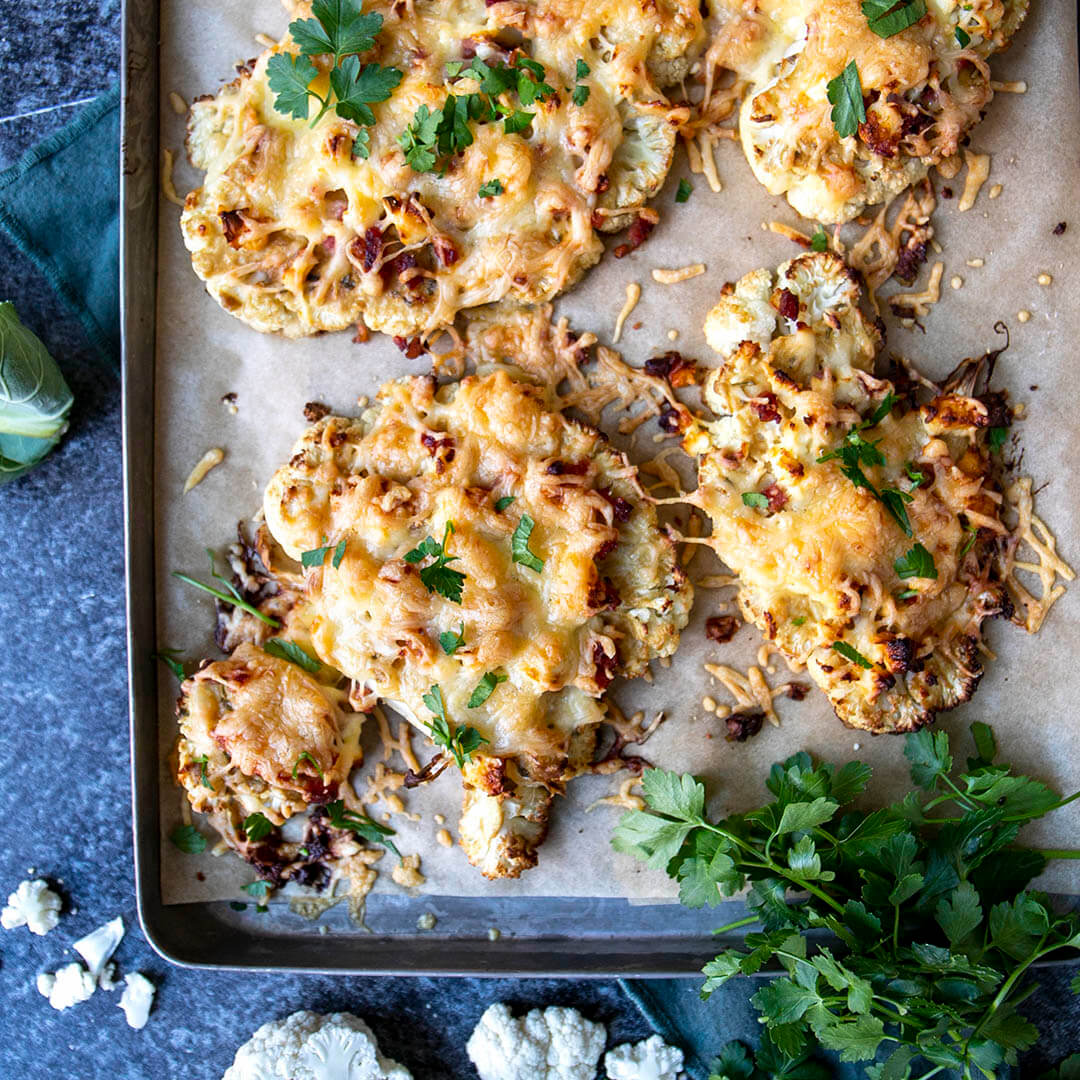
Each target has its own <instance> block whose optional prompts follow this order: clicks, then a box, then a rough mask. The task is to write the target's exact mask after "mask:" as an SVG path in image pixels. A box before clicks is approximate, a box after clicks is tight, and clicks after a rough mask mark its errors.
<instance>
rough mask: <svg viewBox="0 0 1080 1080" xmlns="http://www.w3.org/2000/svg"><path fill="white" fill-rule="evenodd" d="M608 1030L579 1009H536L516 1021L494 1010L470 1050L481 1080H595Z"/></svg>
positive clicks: (506, 1009)
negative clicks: (588, 1018) (585, 1015)
mask: <svg viewBox="0 0 1080 1080" xmlns="http://www.w3.org/2000/svg"><path fill="white" fill-rule="evenodd" d="M606 1041H607V1030H606V1028H605V1027H604V1025H603V1024H594V1023H593V1022H592V1021H591V1020H586V1019H585V1017H583V1016H582V1015H581V1013H579V1012H578V1011H577V1010H576V1009H564V1008H559V1007H557V1006H553V1007H551V1008H549V1009H533V1011H532V1012H530V1013H529V1014H528V1015H527V1016H524V1017H522V1018H521V1019H515V1018H514V1016H513V1014H512V1013H511V1012H510V1009H509V1007H508V1006H506V1005H503V1004H501V1003H499V1004H496V1005H491V1006H489V1007H488V1009H487V1011H486V1012H485V1013H484V1015H483V1016H481V1017H480V1023H479V1024H477V1025H476V1030H475V1031H473V1033H472V1035H471V1036H470V1037H469V1042H468V1045H467V1047H466V1049H467V1050H468V1053H469V1060H470V1061H471V1062H472V1063H473V1065H475V1066H476V1071H477V1072H478V1073H479V1074H480V1080H593V1077H594V1076H595V1075H596V1066H597V1063H598V1062H599V1061H600V1055H601V1054H602V1053H603V1052H604V1043H605V1042H606Z"/></svg>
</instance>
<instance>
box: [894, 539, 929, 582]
mask: <svg viewBox="0 0 1080 1080" xmlns="http://www.w3.org/2000/svg"><path fill="white" fill-rule="evenodd" d="M893 569H894V570H895V571H896V576H897V577H898V578H900V580H901V581H906V580H907V579H908V578H913V577H914V578H936V577H937V576H938V574H937V567H936V566H935V565H934V556H933V555H931V554H930V552H929V551H927V550H926V548H924V547H923V546H922V544H919V543H916V544H915V546H914V547H913V548H911V549H910V550H909V551H907V552H905V554H903V555H902V556H901V557H900V558H899V559H896V560H895V561H894V562H893Z"/></svg>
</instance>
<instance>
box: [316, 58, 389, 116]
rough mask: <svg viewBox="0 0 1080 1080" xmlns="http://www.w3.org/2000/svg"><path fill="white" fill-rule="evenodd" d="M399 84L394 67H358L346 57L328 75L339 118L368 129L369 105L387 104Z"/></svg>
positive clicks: (370, 114)
mask: <svg viewBox="0 0 1080 1080" xmlns="http://www.w3.org/2000/svg"><path fill="white" fill-rule="evenodd" d="M399 82H401V72H400V71H398V70H397V68H384V67H379V65H378V64H365V65H364V66H363V67H361V66H360V61H359V60H358V59H357V58H356V57H355V56H349V57H346V58H345V59H344V60H343V61H342V62H341V65H340V66H339V67H336V68H334V69H333V71H331V72H330V88H331V89H332V90H333V91H334V94H335V95H336V97H337V104H336V105H335V109H336V111H337V114H338V116H341V117H343V118H344V119H346V120H352V121H354V122H355V123H357V124H364V125H367V126H368V127H371V126H372V125H373V124H374V123H375V114H374V113H373V112H372V111H371V103H375V102H379V101H386V100H387V98H389V97H390V95H391V94H392V93H393V91H394V89H395V88H396V87H397V85H398V83H399Z"/></svg>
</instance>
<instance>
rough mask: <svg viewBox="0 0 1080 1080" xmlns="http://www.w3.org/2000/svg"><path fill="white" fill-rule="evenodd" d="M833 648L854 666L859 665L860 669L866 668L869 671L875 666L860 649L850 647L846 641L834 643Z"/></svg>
mask: <svg viewBox="0 0 1080 1080" xmlns="http://www.w3.org/2000/svg"><path fill="white" fill-rule="evenodd" d="M832 647H833V650H834V651H835V652H838V653H839V654H840V655H841V656H842V657H843V658H844V659H845V660H850V661H851V662H852V663H853V664H858V665H859V667H861V668H865V669H866V670H867V671H869V670H870V669H871V668H872V667H873V666H874V665H873V664H872V663H871V662H870V661H869V660H867V659H866V657H865V656H863V654H862V653H861V652H859V650H858V649H856V648H855V647H854V646H853V645H849V644H848V643H847V642H846V641H834V642H833V643H832Z"/></svg>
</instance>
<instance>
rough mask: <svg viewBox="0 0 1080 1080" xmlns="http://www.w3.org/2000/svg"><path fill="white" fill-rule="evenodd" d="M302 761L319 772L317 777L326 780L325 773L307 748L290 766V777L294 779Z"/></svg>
mask: <svg viewBox="0 0 1080 1080" xmlns="http://www.w3.org/2000/svg"><path fill="white" fill-rule="evenodd" d="M302 761H306V762H307V763H308V764H309V765H310V766H311V767H312V768H313V769H314V770H315V771H316V772H317V773H318V774H319V779H320V780H322V781H323V782H324V783H325V782H326V774H325V773H324V772H323V771H322V769H321V768H320V767H319V763H318V762H317V761H316V760H315V757H314V755H313V754H310V753H309V752H308V751H307V750H305V751H304V752H303V753H302V754H301V755H300V756H299V757H298V758H297V759H296V763H295V764H294V765H293V767H292V778H293V779H294V780H295V779H296V774H297V773H298V772H299V771H300V762H302Z"/></svg>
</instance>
